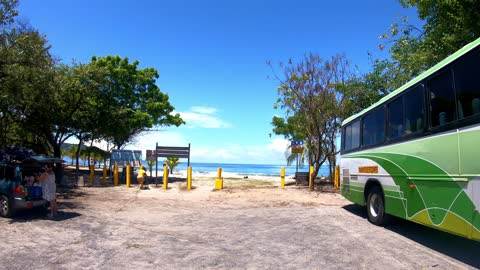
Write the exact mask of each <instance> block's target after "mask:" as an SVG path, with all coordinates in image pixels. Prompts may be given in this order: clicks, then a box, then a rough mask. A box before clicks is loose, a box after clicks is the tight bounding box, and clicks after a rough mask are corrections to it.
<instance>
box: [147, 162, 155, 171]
mask: <svg viewBox="0 0 480 270" xmlns="http://www.w3.org/2000/svg"><path fill="white" fill-rule="evenodd" d="M155 164H157V161H156V160H148V159H147V165H148V168H149V169H150V171H151V170H152V168H153V166H154V165H155Z"/></svg>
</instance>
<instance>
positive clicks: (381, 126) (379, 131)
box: [362, 107, 385, 146]
mask: <svg viewBox="0 0 480 270" xmlns="http://www.w3.org/2000/svg"><path fill="white" fill-rule="evenodd" d="M384 140H385V109H384V108H383V107H380V108H378V109H376V110H374V111H373V112H371V113H369V114H367V115H366V116H365V117H364V118H363V137H362V145H364V146H369V145H374V144H378V143H381V142H383V141H384Z"/></svg>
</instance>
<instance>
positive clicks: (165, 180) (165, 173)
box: [163, 166, 168, 189]
mask: <svg viewBox="0 0 480 270" xmlns="http://www.w3.org/2000/svg"><path fill="white" fill-rule="evenodd" d="M163 189H168V167H167V166H163Z"/></svg>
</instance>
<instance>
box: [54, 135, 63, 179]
mask: <svg viewBox="0 0 480 270" xmlns="http://www.w3.org/2000/svg"><path fill="white" fill-rule="evenodd" d="M61 146H62V145H61V144H57V143H55V144H54V145H53V155H54V156H55V157H58V158H61V157H62V151H61ZM62 179H63V164H62V163H57V164H55V182H56V183H57V185H58V184H59V183H60V182H61V180H62Z"/></svg>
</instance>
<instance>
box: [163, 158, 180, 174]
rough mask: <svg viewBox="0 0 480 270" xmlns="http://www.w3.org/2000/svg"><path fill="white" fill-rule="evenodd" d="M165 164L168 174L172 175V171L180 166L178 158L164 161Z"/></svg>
mask: <svg viewBox="0 0 480 270" xmlns="http://www.w3.org/2000/svg"><path fill="white" fill-rule="evenodd" d="M165 164H167V166H168V168H169V172H170V173H173V169H175V167H177V166H178V165H179V164H180V159H179V158H178V157H169V158H167V159H166V160H165Z"/></svg>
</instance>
